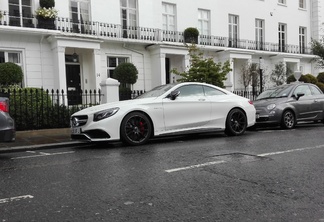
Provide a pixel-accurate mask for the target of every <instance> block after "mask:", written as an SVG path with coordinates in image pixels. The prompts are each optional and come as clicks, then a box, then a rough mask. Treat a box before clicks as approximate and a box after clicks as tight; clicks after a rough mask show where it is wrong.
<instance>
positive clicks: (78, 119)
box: [71, 115, 88, 127]
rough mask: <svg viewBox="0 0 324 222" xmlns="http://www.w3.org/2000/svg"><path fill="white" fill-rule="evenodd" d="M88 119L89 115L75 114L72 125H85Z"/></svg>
mask: <svg viewBox="0 0 324 222" xmlns="http://www.w3.org/2000/svg"><path fill="white" fill-rule="evenodd" d="M87 121H88V116H87V115H83V116H73V117H72V118H71V126H72V127H79V126H84V125H85V124H86V123H87Z"/></svg>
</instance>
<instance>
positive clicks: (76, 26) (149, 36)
mask: <svg viewBox="0 0 324 222" xmlns="http://www.w3.org/2000/svg"><path fill="white" fill-rule="evenodd" d="M39 23H40V21H38V19H37V18H36V17H35V16H33V15H28V16H26V15H22V14H20V15H10V14H8V12H6V11H5V12H3V16H2V18H1V19H0V26H1V25H3V26H18V27H26V28H47V29H54V30H57V31H60V32H67V33H77V34H83V35H90V36H96V37H100V38H107V39H108V38H113V39H121V38H128V39H133V40H140V41H148V42H161V41H162V42H177V43H183V42H184V36H183V32H179V31H166V30H162V29H158V28H147V27H138V26H123V25H120V24H110V23H105V22H97V21H84V20H72V19H70V18H63V17H57V18H55V21H54V25H52V24H48V25H46V24H45V25H42V26H40V25H39ZM198 44H199V45H208V46H215V47H227V48H239V49H247V50H260V51H269V52H286V53H292V54H312V52H311V48H310V45H303V46H299V45H291V44H285V45H279V44H278V43H271V42H260V41H254V40H249V39H239V38H235V39H233V38H228V37H222V36H213V35H200V36H199V38H198Z"/></svg>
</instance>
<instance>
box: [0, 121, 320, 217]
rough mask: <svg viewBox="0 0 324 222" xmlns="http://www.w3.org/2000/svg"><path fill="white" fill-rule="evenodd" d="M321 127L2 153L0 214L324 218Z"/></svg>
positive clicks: (38, 215)
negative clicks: (128, 145)
mask: <svg viewBox="0 0 324 222" xmlns="http://www.w3.org/2000/svg"><path fill="white" fill-rule="evenodd" d="M323 135H324V125H323V124H315V125H314V124H312V125H303V126H301V127H297V128H296V129H294V130H280V129H262V130H258V131H256V132H254V131H248V132H247V133H246V134H245V135H244V136H240V137H226V136H224V135H223V134H222V133H218V134H203V135H191V136H187V137H176V138H163V139H157V140H153V141H151V142H150V143H149V144H147V145H145V146H141V147H126V146H122V145H121V144H120V143H114V144H110V145H103V144H101V145H93V146H90V147H89V146H88V147H75V148H61V149H48V150H37V151H29V152H17V153H6V154H0V178H1V180H0V221H1V222H5V221H303V222H304V221H318V222H323V221H324V160H323V158H324V136H323Z"/></svg>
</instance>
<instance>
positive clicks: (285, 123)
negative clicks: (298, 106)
mask: <svg viewBox="0 0 324 222" xmlns="http://www.w3.org/2000/svg"><path fill="white" fill-rule="evenodd" d="M295 125H296V118H295V114H294V113H293V112H292V111H291V110H287V111H285V112H284V113H283V115H282V119H281V128H284V129H292V128H294V127H295Z"/></svg>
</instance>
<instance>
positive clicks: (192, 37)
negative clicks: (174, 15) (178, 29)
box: [183, 27, 199, 44]
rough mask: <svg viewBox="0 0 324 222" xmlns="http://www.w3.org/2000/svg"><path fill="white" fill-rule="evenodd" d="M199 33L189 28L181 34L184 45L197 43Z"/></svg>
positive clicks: (195, 29)
mask: <svg viewBox="0 0 324 222" xmlns="http://www.w3.org/2000/svg"><path fill="white" fill-rule="evenodd" d="M198 36H199V31H198V29H197V28H194V27H189V28H186V29H185V30H184V32H183V37H184V41H185V42H186V43H196V44H197V43H198Z"/></svg>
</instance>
